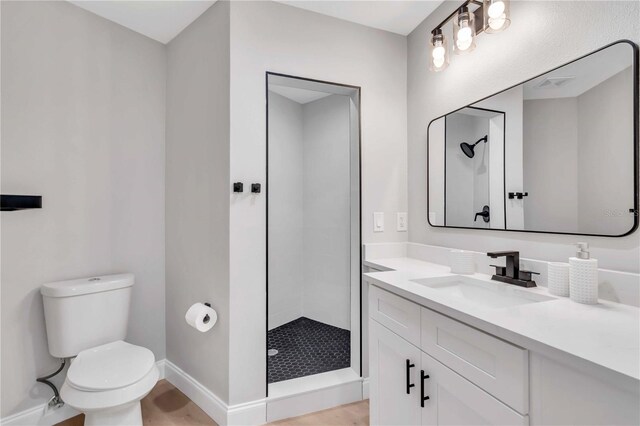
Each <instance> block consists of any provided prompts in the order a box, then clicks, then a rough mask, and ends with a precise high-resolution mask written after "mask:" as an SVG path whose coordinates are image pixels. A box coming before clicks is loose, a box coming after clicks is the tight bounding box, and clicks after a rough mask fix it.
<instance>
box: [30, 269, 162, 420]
mask: <svg viewBox="0 0 640 426" xmlns="http://www.w3.org/2000/svg"><path fill="white" fill-rule="evenodd" d="M133 283H134V277H133V275H132V274H120V275H105V276H101V277H94V278H84V279H78V280H71V281H60V282H55V283H50V284H45V285H44V286H42V289H41V293H42V297H43V300H44V313H45V321H46V325H47V338H48V341H49V352H50V353H51V355H53V356H54V357H56V358H70V357H76V358H75V359H74V360H72V362H71V366H70V367H69V370H68V372H67V378H66V380H65V382H64V384H63V385H62V390H61V392H60V393H61V397H62V400H63V401H64V402H65V403H66V404H68V405H69V406H71V407H73V408H75V409H76V410H78V411H81V412H83V413H84V414H85V423H84V424H85V425H87V426H92V425H142V414H141V411H140V400H141V399H142V398H144V397H145V396H146V395H147V394H148V393H149V392H150V391H151V389H153V387H154V386H155V384H156V382H157V381H158V368H157V367H156V365H155V357H154V355H153V352H151V351H150V350H149V349H147V348H143V347H140V346H135V345H132V344H130V343H127V342H125V341H123V339H124V338H125V336H126V334H127V323H128V321H129V305H130V302H131V289H132V286H133Z"/></svg>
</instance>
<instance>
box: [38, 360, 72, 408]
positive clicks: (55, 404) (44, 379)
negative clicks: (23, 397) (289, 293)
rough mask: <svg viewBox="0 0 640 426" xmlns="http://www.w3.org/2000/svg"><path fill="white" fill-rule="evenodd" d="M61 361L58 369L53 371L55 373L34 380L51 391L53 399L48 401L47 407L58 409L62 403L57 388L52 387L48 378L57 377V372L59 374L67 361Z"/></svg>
mask: <svg viewBox="0 0 640 426" xmlns="http://www.w3.org/2000/svg"><path fill="white" fill-rule="evenodd" d="M61 361H62V364H60V368H58V369H57V370H56V371H55V373H52V374H49V375H48V376H44V377H39V378H37V379H36V382H39V383H44V384H45V385H47V386H49V387H50V388H51V390H53V397H52V398H51V399H50V400H49V402H48V404H47V405H48V406H49V407H56V408H59V407H62V406H63V405H64V401H63V400H62V399H60V393H59V392H58V388H57V387H56V385H54V384H53V383H51V382H50V381H49V379H50V378H52V377H53V376H55V375H57V374H58V373H59V372H61V371H62V370H63V369H64V366H65V365H66V363H67V360H66V359H64V358H62V359H61Z"/></svg>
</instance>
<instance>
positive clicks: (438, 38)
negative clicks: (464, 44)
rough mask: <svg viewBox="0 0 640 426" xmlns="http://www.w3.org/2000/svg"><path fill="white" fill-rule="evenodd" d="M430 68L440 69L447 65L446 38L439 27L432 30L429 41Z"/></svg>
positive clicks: (436, 70)
mask: <svg viewBox="0 0 640 426" xmlns="http://www.w3.org/2000/svg"><path fill="white" fill-rule="evenodd" d="M430 47H431V48H430V53H431V56H430V58H431V59H430V60H429V63H430V68H431V71H435V72H438V71H442V70H443V69H445V68H446V67H447V66H448V65H449V49H448V48H447V39H446V38H445V36H444V34H442V30H441V29H440V28H436V29H435V30H433V33H432V34H431V42H430Z"/></svg>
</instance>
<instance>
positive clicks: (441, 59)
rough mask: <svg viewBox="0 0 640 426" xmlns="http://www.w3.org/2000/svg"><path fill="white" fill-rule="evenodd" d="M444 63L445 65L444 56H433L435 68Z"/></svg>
mask: <svg viewBox="0 0 640 426" xmlns="http://www.w3.org/2000/svg"><path fill="white" fill-rule="evenodd" d="M443 65H444V56H442V57H439V58H433V66H434V67H435V68H440V67H441V66H443Z"/></svg>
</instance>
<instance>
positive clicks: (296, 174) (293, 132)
mask: <svg viewBox="0 0 640 426" xmlns="http://www.w3.org/2000/svg"><path fill="white" fill-rule="evenodd" d="M304 146H305V143H304V135H303V115H302V105H300V104H299V103H297V102H294V101H292V100H290V99H288V98H285V97H284V96H281V95H278V94H277V93H274V92H269V329H272V328H274V327H278V326H280V325H282V324H286V323H287V322H289V321H292V320H294V319H296V318H299V317H301V316H302V315H303V299H302V289H303V288H304V275H305V272H304V246H303V240H304V235H303V232H304V230H303V227H304V222H303V221H304V212H303V204H304V203H303V200H304V188H303V185H304V179H305V176H304V172H303V167H304V163H303V150H304Z"/></svg>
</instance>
